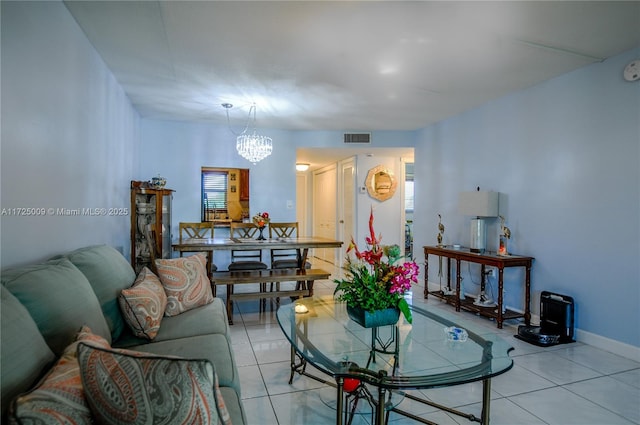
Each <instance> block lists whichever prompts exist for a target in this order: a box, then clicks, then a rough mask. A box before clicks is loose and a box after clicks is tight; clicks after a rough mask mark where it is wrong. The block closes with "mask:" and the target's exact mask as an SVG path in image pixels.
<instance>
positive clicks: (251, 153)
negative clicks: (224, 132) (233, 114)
mask: <svg viewBox="0 0 640 425" xmlns="http://www.w3.org/2000/svg"><path fill="white" fill-rule="evenodd" d="M222 107H223V108H225V109H226V111H227V124H228V125H229V130H230V131H231V132H232V133H233V134H235V135H236V136H237V138H236V150H237V151H238V155H240V156H241V157H243V158H245V159H246V160H248V161H250V162H252V163H253V164H256V163H258V162H260V161H262V160H263V159H265V158H266V157H268V156H269V155H271V152H272V151H273V141H272V140H271V137H267V136H262V135H260V134H258V133H257V132H256V129H255V123H256V105H255V103H254V104H252V105H251V108H249V115H248V116H247V124H246V125H245V127H244V130H242V131H241V132H240V133H239V134H237V133H235V132H234V131H233V130H232V129H231V124H230V122H229V109H231V108H233V105H232V104H230V103H223V104H222ZM252 112H253V133H252V134H250V135H249V134H247V130H249V123H250V121H251V113H252Z"/></svg>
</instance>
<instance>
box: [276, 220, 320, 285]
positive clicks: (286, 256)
mask: <svg viewBox="0 0 640 425" xmlns="http://www.w3.org/2000/svg"><path fill="white" fill-rule="evenodd" d="M297 237H298V222H297V221H292V222H281V223H274V222H269V239H274V238H297ZM300 261H302V259H301V258H300V251H299V250H297V249H272V250H271V268H272V269H297V268H298V265H299V264H300ZM303 266H304V268H305V269H310V268H311V263H309V262H308V261H305V263H304V265H303ZM303 287H306V282H305V281H299V282H296V290H298V289H301V288H303ZM309 289H311V288H309ZM271 290H273V283H272V284H271ZM276 290H277V291H279V290H280V283H279V282H278V283H276Z"/></svg>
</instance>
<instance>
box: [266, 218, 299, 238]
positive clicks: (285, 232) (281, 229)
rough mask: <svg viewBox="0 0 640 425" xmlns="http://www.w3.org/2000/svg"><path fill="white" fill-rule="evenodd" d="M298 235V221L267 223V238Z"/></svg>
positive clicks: (294, 236)
mask: <svg viewBox="0 0 640 425" xmlns="http://www.w3.org/2000/svg"><path fill="white" fill-rule="evenodd" d="M296 237H298V222H297V221H293V222H288V223H269V238H296Z"/></svg>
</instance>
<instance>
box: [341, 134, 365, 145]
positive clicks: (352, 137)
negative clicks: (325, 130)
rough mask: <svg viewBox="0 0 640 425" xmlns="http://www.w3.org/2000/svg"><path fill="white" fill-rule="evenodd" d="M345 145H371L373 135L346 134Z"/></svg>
mask: <svg viewBox="0 0 640 425" xmlns="http://www.w3.org/2000/svg"><path fill="white" fill-rule="evenodd" d="M344 142H345V143H371V133H345V134H344Z"/></svg>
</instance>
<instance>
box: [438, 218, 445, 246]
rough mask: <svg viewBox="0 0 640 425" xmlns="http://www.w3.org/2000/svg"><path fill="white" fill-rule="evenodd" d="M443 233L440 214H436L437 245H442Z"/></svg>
mask: <svg viewBox="0 0 640 425" xmlns="http://www.w3.org/2000/svg"><path fill="white" fill-rule="evenodd" d="M443 234H444V224H442V216H441V215H440V214H438V246H439V247H441V246H442V235H443Z"/></svg>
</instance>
